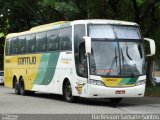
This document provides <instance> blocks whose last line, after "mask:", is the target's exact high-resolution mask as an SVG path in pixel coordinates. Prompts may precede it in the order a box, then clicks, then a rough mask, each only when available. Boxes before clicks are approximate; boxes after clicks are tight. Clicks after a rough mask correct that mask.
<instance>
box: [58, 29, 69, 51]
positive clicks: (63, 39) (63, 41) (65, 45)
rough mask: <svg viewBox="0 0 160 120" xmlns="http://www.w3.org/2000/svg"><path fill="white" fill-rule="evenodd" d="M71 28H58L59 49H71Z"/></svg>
mask: <svg viewBox="0 0 160 120" xmlns="http://www.w3.org/2000/svg"><path fill="white" fill-rule="evenodd" d="M71 38H72V28H71V27H69V28H63V29H60V33H59V40H60V41H59V42H60V50H71V48H72V42H71Z"/></svg>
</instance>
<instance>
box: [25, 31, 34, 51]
mask: <svg viewBox="0 0 160 120" xmlns="http://www.w3.org/2000/svg"><path fill="white" fill-rule="evenodd" d="M35 38H36V37H35V34H31V35H27V36H26V42H27V52H28V53H34V52H36V39H35Z"/></svg>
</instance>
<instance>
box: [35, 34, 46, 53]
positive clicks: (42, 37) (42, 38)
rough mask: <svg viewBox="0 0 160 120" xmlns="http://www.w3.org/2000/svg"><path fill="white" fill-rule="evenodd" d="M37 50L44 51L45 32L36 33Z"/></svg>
mask: <svg viewBox="0 0 160 120" xmlns="http://www.w3.org/2000/svg"><path fill="white" fill-rule="evenodd" d="M36 43H37V51H38V52H44V51H46V50H47V35H46V32H41V33H37V34H36Z"/></svg>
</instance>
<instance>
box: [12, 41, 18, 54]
mask: <svg viewBox="0 0 160 120" xmlns="http://www.w3.org/2000/svg"><path fill="white" fill-rule="evenodd" d="M18 53H19V39H18V38H12V47H11V54H18Z"/></svg>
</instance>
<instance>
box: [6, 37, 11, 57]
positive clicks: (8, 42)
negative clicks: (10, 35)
mask: <svg viewBox="0 0 160 120" xmlns="http://www.w3.org/2000/svg"><path fill="white" fill-rule="evenodd" d="M10 41H11V39H6V50H5V53H6V55H9V54H10Z"/></svg>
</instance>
